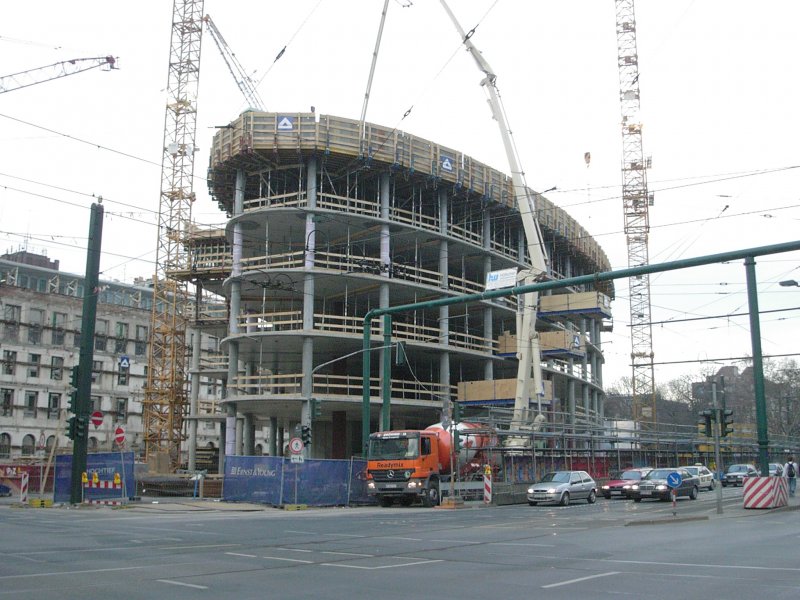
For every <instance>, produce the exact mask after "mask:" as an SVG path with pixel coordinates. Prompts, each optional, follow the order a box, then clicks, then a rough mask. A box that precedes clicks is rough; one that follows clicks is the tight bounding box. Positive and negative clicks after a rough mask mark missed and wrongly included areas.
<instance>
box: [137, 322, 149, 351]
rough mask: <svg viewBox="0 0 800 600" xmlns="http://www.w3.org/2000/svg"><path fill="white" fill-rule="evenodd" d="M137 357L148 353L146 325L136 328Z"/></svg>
mask: <svg viewBox="0 0 800 600" xmlns="http://www.w3.org/2000/svg"><path fill="white" fill-rule="evenodd" d="M134 345H135V350H134V351H135V352H136V356H144V355H145V353H146V352H147V327H146V326H145V325H137V326H136V342H135V344H134Z"/></svg>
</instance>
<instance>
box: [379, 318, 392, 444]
mask: <svg viewBox="0 0 800 600" xmlns="http://www.w3.org/2000/svg"><path fill="white" fill-rule="evenodd" d="M383 346H384V347H383V381H381V397H382V398H383V407H382V409H381V415H382V419H381V430H383V431H387V430H388V429H389V426H390V424H391V419H390V413H391V410H392V409H391V403H392V315H383Z"/></svg>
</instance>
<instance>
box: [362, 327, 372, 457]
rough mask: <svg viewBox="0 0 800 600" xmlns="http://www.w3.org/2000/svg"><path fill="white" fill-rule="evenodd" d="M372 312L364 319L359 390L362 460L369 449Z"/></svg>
mask: <svg viewBox="0 0 800 600" xmlns="http://www.w3.org/2000/svg"><path fill="white" fill-rule="evenodd" d="M372 312H373V311H369V312H368V313H367V316H366V317H364V351H363V354H364V359H363V362H362V363H361V364H362V371H361V378H362V382H361V385H362V388H361V394H362V396H361V451H362V454H363V456H364V458H366V457H367V448H368V447H369V393H370V389H369V374H370V370H371V365H370V358H369V354H370V352H369V346H370V339H369V336H370V326H371V325H370V321H371V319H372V318H371V316H370V315H371V313H372Z"/></svg>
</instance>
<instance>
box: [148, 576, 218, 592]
mask: <svg viewBox="0 0 800 600" xmlns="http://www.w3.org/2000/svg"><path fill="white" fill-rule="evenodd" d="M156 581H157V582H159V583H169V584H170V585H182V586H184V587H190V588H194V589H196V590H207V589H208V586H206V585H195V584H193V583H183V582H182V581H172V580H171V579H156Z"/></svg>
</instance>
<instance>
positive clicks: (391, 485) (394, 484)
mask: <svg viewBox="0 0 800 600" xmlns="http://www.w3.org/2000/svg"><path fill="white" fill-rule="evenodd" d="M386 487H387V488H396V487H397V484H396V483H387V484H386Z"/></svg>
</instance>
